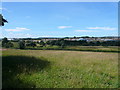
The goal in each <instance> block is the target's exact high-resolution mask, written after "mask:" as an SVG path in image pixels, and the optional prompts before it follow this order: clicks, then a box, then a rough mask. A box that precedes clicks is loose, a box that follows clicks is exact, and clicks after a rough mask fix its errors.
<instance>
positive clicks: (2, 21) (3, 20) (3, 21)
mask: <svg viewBox="0 0 120 90" xmlns="http://www.w3.org/2000/svg"><path fill="white" fill-rule="evenodd" d="M4 23H8V21H7V20H5V19H4V18H3V16H2V14H0V26H4Z"/></svg>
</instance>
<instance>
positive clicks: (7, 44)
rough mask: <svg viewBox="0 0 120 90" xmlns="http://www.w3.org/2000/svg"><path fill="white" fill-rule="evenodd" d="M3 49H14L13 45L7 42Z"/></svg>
mask: <svg viewBox="0 0 120 90" xmlns="http://www.w3.org/2000/svg"><path fill="white" fill-rule="evenodd" d="M5 47H6V48H11V47H14V45H13V43H11V42H8V43H6V45H5Z"/></svg>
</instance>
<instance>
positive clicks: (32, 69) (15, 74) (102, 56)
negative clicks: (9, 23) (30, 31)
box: [2, 48, 119, 88]
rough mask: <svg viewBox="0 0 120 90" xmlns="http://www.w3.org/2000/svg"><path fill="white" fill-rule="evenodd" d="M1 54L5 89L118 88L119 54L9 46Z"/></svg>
mask: <svg viewBox="0 0 120 90" xmlns="http://www.w3.org/2000/svg"><path fill="white" fill-rule="evenodd" d="M103 49H104V48H103ZM2 54H3V55H2V70H3V72H2V73H3V75H2V79H3V81H2V85H3V88H118V87H119V85H118V53H113V52H91V51H89V52H88V51H64V50H16V49H8V50H5V51H2Z"/></svg>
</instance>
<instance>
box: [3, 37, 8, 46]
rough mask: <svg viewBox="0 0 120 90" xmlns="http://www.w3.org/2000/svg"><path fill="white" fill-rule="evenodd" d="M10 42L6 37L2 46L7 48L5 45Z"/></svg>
mask: <svg viewBox="0 0 120 90" xmlns="http://www.w3.org/2000/svg"><path fill="white" fill-rule="evenodd" d="M8 42H9V40H8V39H7V38H6V37H4V38H3V39H2V46H3V47H5V45H6V44H7V43H8Z"/></svg>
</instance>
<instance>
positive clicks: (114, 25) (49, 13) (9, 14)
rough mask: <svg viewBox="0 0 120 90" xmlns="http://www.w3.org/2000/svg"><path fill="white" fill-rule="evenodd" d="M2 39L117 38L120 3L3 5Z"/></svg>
mask: <svg viewBox="0 0 120 90" xmlns="http://www.w3.org/2000/svg"><path fill="white" fill-rule="evenodd" d="M0 10H2V14H3V16H4V18H6V19H7V20H8V22H9V23H8V24H5V26H4V27H2V34H1V35H0V37H8V38H18V37H67V36H117V35H118V3H117V2H3V3H2V7H1V8H0Z"/></svg>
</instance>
